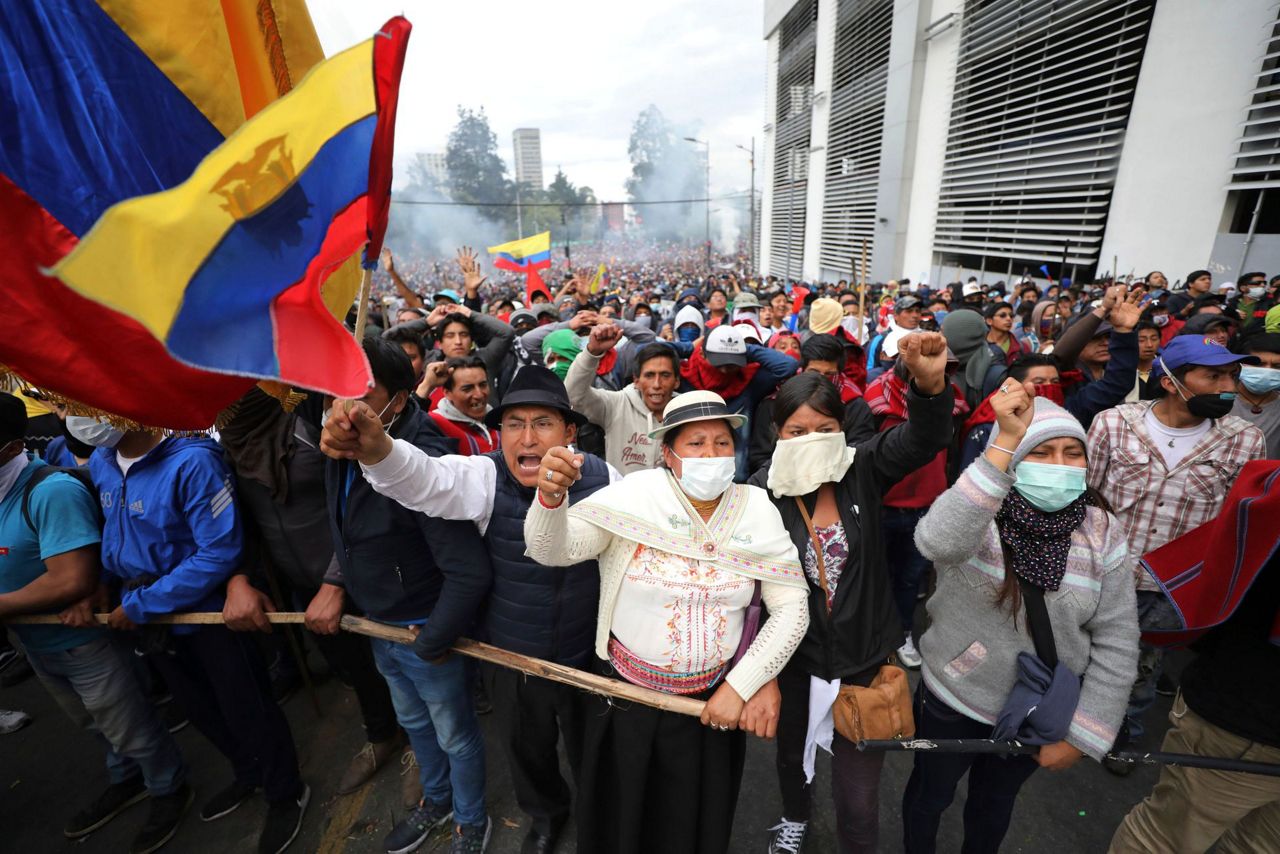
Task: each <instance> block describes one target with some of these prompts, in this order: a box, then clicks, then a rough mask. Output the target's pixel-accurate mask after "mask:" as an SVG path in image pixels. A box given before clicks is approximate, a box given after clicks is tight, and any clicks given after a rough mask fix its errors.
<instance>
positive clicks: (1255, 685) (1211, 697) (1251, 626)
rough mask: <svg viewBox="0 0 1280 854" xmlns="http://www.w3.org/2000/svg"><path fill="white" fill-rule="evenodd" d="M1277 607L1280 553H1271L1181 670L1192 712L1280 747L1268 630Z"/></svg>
mask: <svg viewBox="0 0 1280 854" xmlns="http://www.w3.org/2000/svg"><path fill="white" fill-rule="evenodd" d="M1277 603H1280V553H1277V554H1275V555H1272V557H1271V560H1270V561H1268V562H1267V565H1266V566H1264V567H1263V568H1262V571H1261V572H1260V573H1259V574H1258V577H1257V579H1256V580H1255V581H1254V582H1253V587H1251V588H1250V589H1249V592H1248V593H1246V594H1245V596H1244V599H1243V600H1242V601H1241V602H1240V606H1239V607H1238V608H1236V611H1235V613H1234V614H1232V615H1231V616H1230V617H1229V618H1227V621H1226V622H1224V623H1223V624H1222V625H1220V626H1218V627H1217V628H1215V629H1213V630H1212V631H1210V632H1209V633H1208V634H1206V635H1205V636H1204V637H1202V638H1201V639H1200V640H1198V641H1196V642H1195V643H1194V644H1192V646H1191V649H1192V650H1194V651H1195V653H1196V657H1195V660H1194V661H1192V662H1191V663H1190V664H1188V665H1187V667H1186V669H1185V670H1183V671H1182V679H1181V680H1180V683H1181V687H1182V697H1183V699H1184V700H1186V701H1187V705H1188V706H1190V707H1191V711H1193V712H1195V713H1196V714H1197V715H1199V716H1200V717H1202V718H1204V719H1205V720H1207V721H1208V722H1209V723H1211V724H1214V725H1215V726H1220V727H1222V728H1223V729H1225V730H1227V731H1228V732H1230V733H1233V734H1235V735H1238V736H1240V737H1241V738H1247V739H1249V740H1250V741H1257V742H1261V743H1262V744H1266V745H1268V746H1270V747H1280V646H1276V645H1275V644H1273V643H1272V642H1271V626H1272V623H1273V621H1274V620H1275V618H1276V606H1277Z"/></svg>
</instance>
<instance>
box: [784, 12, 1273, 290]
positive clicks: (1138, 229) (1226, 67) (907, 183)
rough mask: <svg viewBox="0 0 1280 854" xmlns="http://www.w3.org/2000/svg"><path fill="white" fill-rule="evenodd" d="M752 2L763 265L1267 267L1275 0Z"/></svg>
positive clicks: (985, 269)
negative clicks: (1215, 0)
mask: <svg viewBox="0 0 1280 854" xmlns="http://www.w3.org/2000/svg"><path fill="white" fill-rule="evenodd" d="M764 5H765V20H764V33H765V38H766V40H767V43H768V62H769V70H768V76H767V78H766V80H767V84H766V115H765V122H766V124H765V128H764V130H765V145H764V151H763V158H762V159H763V164H762V165H763V169H762V174H763V176H764V181H763V184H764V200H763V205H762V215H761V223H760V229H761V248H760V256H761V257H760V260H761V264H760V268H761V270H762V271H764V272H766V273H772V274H774V275H778V276H785V275H790V276H793V277H803V278H806V279H818V278H821V279H824V280H827V281H835V280H838V279H847V278H850V277H851V276H856V274H855V270H856V269H857V268H858V267H859V266H860V265H861V259H862V255H863V251H864V247H865V252H866V257H867V266H868V268H869V269H868V278H869V279H871V280H872V281H875V280H879V281H884V280H887V279H889V278H895V277H902V276H907V277H910V278H911V279H912V280H914V281H920V280H921V279H924V280H926V281H929V282H931V283H939V282H947V281H952V280H954V279H956V278H958V277H959V276H960V275H963V276H969V275H978V276H982V277H983V278H984V279H985V280H986V281H988V282H993V281H996V280H999V279H1008V278H1010V277H1013V276H1022V275H1024V274H1026V273H1030V274H1033V275H1035V276H1036V277H1038V278H1041V279H1043V278H1044V275H1043V274H1042V273H1040V272H1039V270H1040V268H1041V267H1042V266H1044V267H1045V268H1046V269H1047V270H1048V272H1049V274H1050V275H1052V276H1053V277H1054V278H1055V279H1057V278H1060V277H1062V276H1063V275H1068V276H1071V275H1073V274H1074V277H1075V278H1080V279H1083V278H1087V277H1091V276H1094V275H1101V274H1105V273H1109V272H1112V267H1113V266H1118V267H1119V271H1118V272H1119V274H1120V275H1126V274H1128V273H1129V272H1130V271H1131V270H1132V271H1133V272H1134V274H1135V275H1138V276H1141V275H1144V274H1145V273H1147V272H1149V271H1150V270H1152V269H1161V270H1163V271H1164V272H1165V273H1166V275H1167V276H1168V278H1169V280H1170V281H1175V280H1177V279H1179V278H1182V277H1183V276H1185V274H1186V272H1187V271H1188V270H1193V269H1197V268H1208V269H1209V270H1211V271H1212V272H1213V274H1214V276H1215V278H1216V279H1220V280H1223V281H1231V280H1234V279H1235V278H1236V277H1237V276H1238V275H1239V274H1240V273H1241V272H1242V269H1247V270H1255V269H1257V270H1265V271H1267V272H1270V273H1280V144H1277V142H1276V140H1277V138H1280V24H1278V20H1277V9H1276V7H1275V4H1274V3H1273V2H1272V0H1237V2H1233V3H1232V4H1231V14H1224V13H1223V11H1222V7H1219V6H1217V5H1216V4H1204V3H1202V2H1199V0H1159V2H1158V3H1157V2H1156V0H1109V2H1105V3H1099V2H1094V0H765V4H764ZM1191 56H1194V57H1195V60H1194V61H1189V60H1188V57H1191ZM810 167H812V168H810Z"/></svg>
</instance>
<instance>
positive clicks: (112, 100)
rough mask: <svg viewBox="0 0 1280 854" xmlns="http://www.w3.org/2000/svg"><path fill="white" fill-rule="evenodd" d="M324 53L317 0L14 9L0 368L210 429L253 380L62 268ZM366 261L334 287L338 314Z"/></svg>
mask: <svg viewBox="0 0 1280 854" xmlns="http://www.w3.org/2000/svg"><path fill="white" fill-rule="evenodd" d="M323 59H324V53H323V51H322V49H321V47H320V42H319V40H318V39H317V38H316V34H315V29H314V27H313V26H312V24H311V18H310V16H309V15H308V13H307V9H306V4H305V2H304V0H164V2H155V0H40V2H29V0H0V116H2V117H3V119H2V120H0V293H2V294H3V303H2V304H0V305H2V307H0V373H3V372H4V371H5V369H11V370H13V371H15V372H16V373H18V374H20V375H21V376H22V377H23V378H24V379H26V380H27V381H29V382H31V383H33V384H35V385H37V386H41V387H43V388H46V389H50V390H52V391H55V392H57V393H59V394H61V395H63V396H65V397H67V398H70V399H73V400H76V401H79V402H81V403H84V404H87V405H89V406H94V407H98V408H100V409H104V410H106V411H109V412H114V413H116V414H119V415H122V416H125V417H127V418H130V419H133V420H135V421H138V422H141V423H144V424H150V425H153V426H160V427H172V428H175V429H203V428H206V427H208V426H209V425H210V424H211V423H213V421H214V419H215V418H216V417H217V415H218V413H219V412H220V411H222V410H223V409H224V408H226V407H227V406H228V405H229V404H231V403H232V402H233V401H235V400H236V399H237V398H239V397H240V396H241V395H243V394H244V393H245V391H247V390H248V389H249V388H251V387H252V386H253V380H251V379H246V378H244V377H241V376H234V375H230V374H219V373H213V372H211V371H207V370H203V369H199V368H194V367H191V366H189V365H187V364H184V363H183V362H181V361H179V360H177V359H176V358H174V357H173V356H172V355H171V354H170V353H169V352H168V351H167V350H166V349H165V346H164V343H163V342H161V341H160V340H158V339H157V338H155V337H154V336H153V335H152V333H151V332H150V331H148V330H147V329H146V328H145V327H144V326H143V325H142V324H141V323H139V322H138V321H137V320H136V319H134V318H133V317H130V316H128V315H126V314H124V313H122V312H119V311H116V310H114V309H112V308H109V307H107V306H105V305H103V304H102V303H99V302H95V301H93V300H90V299H88V298H86V297H84V296H82V295H81V294H79V293H77V292H76V291H74V290H72V289H71V288H69V287H67V286H66V285H65V284H63V283H62V282H61V281H59V280H58V279H57V278H53V277H51V276H48V275H46V273H47V271H48V269H49V268H52V267H54V266H55V265H56V264H57V263H58V261H59V260H61V259H62V258H63V257H64V256H65V255H67V254H68V253H69V252H70V251H71V250H72V249H73V248H74V247H75V246H76V244H77V242H78V240H79V239H80V238H81V237H82V236H84V235H85V234H87V233H88V231H89V229H90V228H91V227H92V226H93V224H94V223H95V222H96V221H97V220H98V218H99V217H100V216H101V215H102V214H103V213H104V212H105V211H106V210H107V209H108V208H109V207H111V206H112V205H114V204H116V203H117V202H120V201H123V200H125V199H128V198H131V197H134V196H139V195H144V194H148V193H155V192H158V191H160V190H165V189H168V188H170V187H174V186H176V185H177V184H179V183H181V182H182V181H184V180H186V179H187V178H188V177H189V176H190V175H191V173H192V170H193V169H194V168H195V167H196V166H197V164H199V163H200V161H201V160H202V159H203V158H204V157H205V156H206V155H207V154H209V152H210V151H212V150H213V149H214V148H216V147H217V146H218V145H220V144H221V143H222V142H223V141H224V139H225V138H226V137H228V136H230V135H231V134H232V133H233V132H234V131H235V130H236V129H237V128H239V127H240V126H241V125H242V124H244V122H245V120H246V119H248V118H251V117H252V116H254V115H255V114H256V113H257V112H259V111H260V110H262V109H263V108H264V107H265V106H266V105H267V104H269V103H271V102H272V101H274V100H275V99H276V98H278V97H279V96H281V95H283V94H285V93H287V92H289V91H290V90H291V89H292V88H293V87H294V86H295V85H296V84H297V83H298V82H299V81H301V80H302V79H303V77H304V75H305V74H306V72H307V71H308V70H309V69H310V68H312V67H313V66H314V65H315V64H316V63H317V62H319V61H321V60H323ZM353 262H354V259H353V261H351V262H348V264H347V265H346V266H345V267H344V268H343V269H342V270H341V271H340V272H339V273H337V274H335V275H334V276H333V277H331V278H330V280H329V281H328V282H327V283H326V285H325V297H326V301H327V303H328V304H329V307H330V309H331V310H332V311H335V312H339V313H340V314H339V316H341V315H342V314H345V313H346V310H347V308H348V307H349V306H350V304H351V298H352V296H353V295H354V292H355V285H356V283H357V282H358V279H359V271H358V269H357V267H358V265H356V264H354V263H353ZM148 275H149V274H148Z"/></svg>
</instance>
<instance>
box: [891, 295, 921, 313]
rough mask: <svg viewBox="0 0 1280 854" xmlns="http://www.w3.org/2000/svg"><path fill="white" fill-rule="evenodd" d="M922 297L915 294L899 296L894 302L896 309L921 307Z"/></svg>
mask: <svg viewBox="0 0 1280 854" xmlns="http://www.w3.org/2000/svg"><path fill="white" fill-rule="evenodd" d="M919 307H920V299H919V297H914V296H905V297H898V301H897V302H895V303H894V304H893V310H894V311H906V310H907V309H909V308H919Z"/></svg>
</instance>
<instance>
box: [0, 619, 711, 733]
mask: <svg viewBox="0 0 1280 854" xmlns="http://www.w3.org/2000/svg"><path fill="white" fill-rule="evenodd" d="M107 616H108V615H107V614H94V617H95V618H96V619H97V621H98V622H99V623H100V624H102V625H106V624H107ZM306 616H307V615H306V614H305V613H303V612H301V611H272V612H269V613H267V615H266V617H267V619H268V620H269V621H270V622H272V623H303V622H305V621H306ZM5 622H6V623H13V624H23V625H61V623H60V621H59V620H58V616H57V614H34V615H28V616H24V617H6V618H5ZM223 622H224V621H223V619H222V612H221V611H201V612H196V613H191V614H164V615H162V616H157V617H154V618H152V619H151V620H150V623H149V624H151V625H172V626H215V625H222V624H223ZM341 626H342V628H343V629H344V630H345V631H348V632H353V633H355V634H358V635H365V636H367V637H371V638H378V639H380V640H387V641H392V642H394V643H413V640H414V637H415V634H414V632H413V631H411V630H410V629H406V628H402V627H400V626H389V625H387V624H386V623H379V622H376V621H374V620H366V619H365V618H363V617H354V616H351V615H350V614H348V615H346V616H344V617H343V618H342V622H341ZM453 651H454V652H456V653H458V654H460V655H465V656H468V657H470V658H476V659H479V660H480V661H487V662H489V663H490V664H497V665H499V666H501V667H508V668H510V669H512V670H519V671H520V672H521V673H527V674H529V675H530V676H538V677H541V678H543V679H550V680H551V681H552V682H559V683H561V684H564V685H569V686H572V687H574V688H579V689H581V690H583V691H590V692H591V693H592V694H599V695H600V696H602V697H616V698H618V699H620V700H630V701H631V702H633V703H640V704H641V705H645V706H652V707H653V708H655V709H660V710H662V711H664V712H675V713H676V714H680V715H689V716H691V717H695V718H698V717H702V709H703V706H705V705H706V703H705V702H704V701H702V700H695V699H693V698H692V697H682V696H680V695H678V694H664V693H662V692H661V691H652V690H650V689H648V688H641V687H640V686H639V685H632V684H631V683H630V682H623V681H622V680H620V679H609V678H608V677H605V676H597V675H596V674H594V673H587V672H586V671H584V670H577V669H575V668H573V667H566V666H564V665H563V664H556V663H555V662H552V661H544V660H542V659H540V658H533V657H531V656H528V655H521V654H519V653H516V652H511V651H510V650H506V649H499V648H498V647H496V646H490V645H489V644H487V643H480V642H479V641H473V640H470V639H469V638H459V639H458V642H457V643H455V644H454V645H453Z"/></svg>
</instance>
